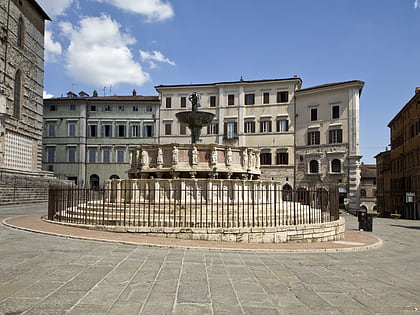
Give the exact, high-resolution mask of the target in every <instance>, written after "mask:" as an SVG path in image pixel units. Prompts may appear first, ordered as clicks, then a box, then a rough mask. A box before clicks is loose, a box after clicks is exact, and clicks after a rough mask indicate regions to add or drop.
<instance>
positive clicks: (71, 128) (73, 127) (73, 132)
mask: <svg viewBox="0 0 420 315" xmlns="http://www.w3.org/2000/svg"><path fill="white" fill-rule="evenodd" d="M76 126H77V124H76V123H69V124H68V125H67V128H68V135H69V137H76Z"/></svg>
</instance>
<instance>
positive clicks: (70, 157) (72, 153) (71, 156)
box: [67, 148, 76, 163]
mask: <svg viewBox="0 0 420 315" xmlns="http://www.w3.org/2000/svg"><path fill="white" fill-rule="evenodd" d="M67 162H69V163H74V162H76V149H75V148H69V149H67Z"/></svg>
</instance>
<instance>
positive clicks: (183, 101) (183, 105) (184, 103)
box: [181, 96, 187, 108]
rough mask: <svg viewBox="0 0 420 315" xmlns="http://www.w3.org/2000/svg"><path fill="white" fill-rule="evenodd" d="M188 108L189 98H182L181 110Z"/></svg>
mask: <svg viewBox="0 0 420 315" xmlns="http://www.w3.org/2000/svg"><path fill="white" fill-rule="evenodd" d="M185 107H187V98H186V97H185V96H181V108H185Z"/></svg>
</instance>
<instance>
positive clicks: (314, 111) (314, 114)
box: [311, 107, 318, 121]
mask: <svg viewBox="0 0 420 315" xmlns="http://www.w3.org/2000/svg"><path fill="white" fill-rule="evenodd" d="M317 120H318V108H315V107H313V108H311V121H317Z"/></svg>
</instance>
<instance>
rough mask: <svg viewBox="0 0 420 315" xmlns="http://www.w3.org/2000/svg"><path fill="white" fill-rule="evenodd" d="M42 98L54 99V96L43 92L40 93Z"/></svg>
mask: <svg viewBox="0 0 420 315" xmlns="http://www.w3.org/2000/svg"><path fill="white" fill-rule="evenodd" d="M42 97H43V98H44V99H45V98H53V97H54V95H52V94H50V93H47V92H45V91H42Z"/></svg>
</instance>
